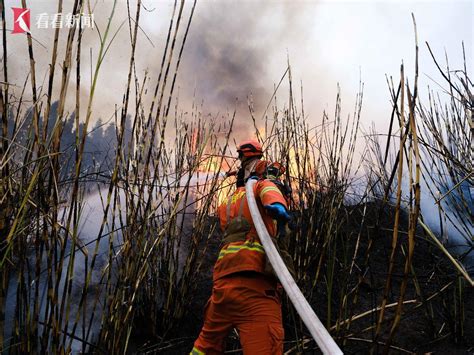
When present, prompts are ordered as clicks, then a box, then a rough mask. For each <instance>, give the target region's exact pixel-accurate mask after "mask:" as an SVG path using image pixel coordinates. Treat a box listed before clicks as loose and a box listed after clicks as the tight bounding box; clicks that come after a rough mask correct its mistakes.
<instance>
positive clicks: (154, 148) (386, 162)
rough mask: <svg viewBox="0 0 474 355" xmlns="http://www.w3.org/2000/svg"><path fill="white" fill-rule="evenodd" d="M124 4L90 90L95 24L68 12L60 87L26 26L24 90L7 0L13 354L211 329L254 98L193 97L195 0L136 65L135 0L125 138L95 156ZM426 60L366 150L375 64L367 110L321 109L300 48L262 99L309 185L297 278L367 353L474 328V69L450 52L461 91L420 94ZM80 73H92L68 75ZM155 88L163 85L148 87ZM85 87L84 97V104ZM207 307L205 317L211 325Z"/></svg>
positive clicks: (118, 133) (335, 325)
mask: <svg viewBox="0 0 474 355" xmlns="http://www.w3.org/2000/svg"><path fill="white" fill-rule="evenodd" d="M26 5H27V4H26V2H25V1H23V6H24V7H26ZM88 5H89V4H88V2H83V1H82V0H76V1H75V2H74V4H73V6H72V8H71V9H70V10H71V12H72V13H73V14H77V13H80V12H82V11H83V10H84V8H85V7H86V6H88ZM116 5H117V1H116V0H115V1H114V2H113V5H112V7H111V13H110V16H109V19H108V22H107V24H106V26H105V28H104V29H102V30H103V31H102V32H101V37H100V47H99V49H100V51H99V55H98V58H97V62H96V65H95V69H94V70H93V73H92V79H93V80H92V87H91V91H90V95H89V97H88V99H87V102H86V103H84V102H81V95H80V91H81V85H82V83H81V75H82V72H81V50H82V49H83V48H82V36H83V29H82V28H79V29H75V28H71V29H70V30H69V32H68V34H67V40H66V42H65V43H66V45H65V46H66V47H65V48H66V49H65V52H64V54H63V56H62V57H59V54H58V53H59V51H58V47H57V44H58V37H59V32H58V30H57V31H56V32H55V37H54V41H53V46H52V47H53V51H52V56H51V62H50V70H49V72H48V78H49V80H48V85H47V86H46V88H39V86H38V84H37V82H36V76H35V73H36V68H35V65H36V64H35V63H36V62H35V57H34V44H33V41H32V39H31V36H30V35H29V34H27V35H26V37H27V45H28V48H29V53H30V68H31V71H30V75H29V77H28V80H27V81H25V83H24V86H23V87H22V88H21V90H20V91H15V92H13V91H12V90H11V88H10V85H9V81H8V80H9V78H8V63H7V59H8V58H9V57H8V53H9V52H8V44H7V36H6V32H7V29H6V26H5V8H4V3H3V2H1V10H2V11H1V13H2V36H3V63H2V64H3V71H2V73H3V78H2V80H3V81H2V83H1V84H0V114H1V124H2V129H1V132H2V134H1V144H0V174H1V175H0V236H1V240H0V243H1V244H0V263H1V264H0V265H1V288H0V290H1V291H0V292H1V293H0V307H1V309H0V349H1V351H2V352H5V353H12V354H15V353H26V352H33V353H35V352H38V353H44V352H54V353H56V352H58V353H63V352H64V353H71V352H94V353H126V352H134V351H138V352H142V353H176V352H186V350H189V348H190V346H191V344H192V342H193V339H194V338H195V336H197V330H198V329H197V327H198V326H199V324H198V323H199V322H198V321H199V319H200V318H199V316H198V317H196V316H195V313H196V312H198V313H199V312H200V311H201V309H202V307H203V302H204V300H205V296H206V295H207V294H208V293H209V292H210V288H209V287H210V265H212V262H213V261H214V260H215V259H216V257H217V254H216V248H218V245H219V240H218V237H219V232H218V224H217V220H216V218H215V211H216V207H217V206H218V205H219V203H220V202H222V200H223V198H225V196H226V195H227V194H228V193H229V191H230V190H231V189H232V186H233V183H234V180H233V179H234V178H232V177H230V178H228V177H225V173H226V172H227V171H229V170H232V169H234V168H235V164H236V163H235V159H234V158H233V156H234V155H235V154H234V152H233V148H234V147H233V144H232V143H231V142H232V140H233V135H232V132H233V123H234V119H235V117H236V116H235V113H229V114H228V116H227V118H226V119H225V120H222V119H219V120H218V119H214V120H213V119H209V118H204V117H203V115H202V110H201V108H200V107H199V106H197V105H194V106H193V108H192V110H191V112H190V114H188V115H185V114H183V113H182V110H181V109H180V107H179V102H177V101H174V100H173V97H174V92H175V85H176V75H177V72H178V71H179V65H180V61H181V57H182V55H183V49H184V46H185V43H186V38H187V35H188V33H189V31H190V28H191V22H192V18H193V15H194V9H195V6H196V2H193V3H187V2H184V1H182V2H180V3H177V2H176V3H175V4H174V8H173V12H172V16H171V18H170V20H169V27H168V35H167V38H166V41H165V42H164V43H163V56H162V59H161V66H160V70H159V71H158V72H155V73H146V74H145V75H144V76H142V77H140V76H139V75H138V74H137V73H136V70H135V64H136V63H135V60H136V59H135V58H136V56H137V55H138V53H137V51H138V49H137V46H136V44H137V38H138V36H139V33H140V32H139V29H140V27H139V23H140V15H141V11H142V6H141V1H140V0H138V1H137V3H136V6H135V7H133V6H130V4H128V2H127V6H128V12H129V18H128V30H129V39H130V47H129V50H130V54H129V55H130V62H129V70H128V73H127V85H126V88H125V90H124V93H123V97H122V102H121V104H120V106H118V107H117V109H116V110H115V113H114V122H113V124H112V125H110V127H108V128H107V130H109V131H108V132H109V133H110V132H112V134H111V135H110V136H111V137H113V139H112V144H111V146H110V149H109V152H108V154H107V157H106V158H104V160H103V161H95V160H94V159H92V161H93V162H94V164H93V165H91V164H89V161H90V159H89V158H88V140H89V139H91V136H92V135H93V132H92V131H93V130H94V129H99V128H92V125H93V123H92V122H94V121H95V119H96V117H95V116H94V105H96V104H97V102H98V101H99V100H100V96H98V94H97V93H96V86H97V83H98V82H99V80H100V70H101V67H102V65H103V60H104V58H105V57H104V56H105V55H106V54H107V52H108V48H109V47H110V45H111V44H112V43H113V41H114V38H115V33H113V31H112V26H111V24H112V21H113V18H114V11H115V8H116ZM62 8H63V3H62V1H61V0H59V1H58V9H62ZM132 8H135V9H136V11H135V13H134V14H132ZM186 9H187V10H188V12H189V16H188V17H185V16H184V15H183V13H185V10H186ZM186 13H187V12H186ZM415 30H416V28H415ZM415 53H416V56H417V55H418V54H417V53H418V44H417V43H416V49H415ZM74 54H75V55H74ZM59 62H60V63H61V67H62V70H61V71H58V70H57V66H58V65H57V64H58V63H59ZM417 66H418V63H416V68H415V72H416V75H415V79H414V81H413V82H412V83H408V82H407V79H406V75H405V69H404V67H403V65H402V66H401V68H400V80H399V81H395V84H394V83H393V79H392V78H390V79H389V80H388V83H389V90H390V94H391V99H392V103H393V109H392V115H391V121H390V124H389V130H388V135H387V137H388V139H386V141H385V142H381V141H380V140H379V139H378V138H379V137H378V136H377V135H376V134H375V133H374V134H369V135H367V136H366V137H365V148H364V149H363V150H362V151H361V152H359V151H357V149H356V147H357V146H358V144H359V143H360V140H361V139H363V136H362V132H361V129H360V119H361V114H362V103H363V84H362V83H361V84H360V90H359V92H358V93H357V95H356V99H355V103H354V108H353V111H352V113H351V114H350V115H346V113H345V110H344V109H343V106H342V99H341V96H340V94H338V95H337V97H336V102H335V109H334V112H332V113H329V112H324V114H323V116H322V121H321V124H320V125H319V126H316V127H312V126H311V125H310V122H309V120H308V118H307V117H306V116H305V112H304V102H303V100H302V99H301V100H298V99H297V97H298V96H301V97H302V96H303V93H302V88H301V93H298V94H296V93H295V92H294V86H293V81H292V77H291V68H290V67H288V70H287V71H286V72H285V75H284V78H283V79H282V80H287V81H288V87H289V91H288V95H287V98H288V100H287V101H286V103H285V104H284V106H283V108H280V107H278V105H277V104H276V100H275V101H273V100H272V101H271V103H270V104H269V107H268V108H267V110H266V114H265V116H264V117H263V118H262V119H261V120H260V119H259V118H256V117H255V113H254V112H253V111H252V108H250V116H251V118H252V119H253V123H254V128H255V132H254V134H255V136H257V137H258V138H259V139H260V140H261V141H262V142H263V143H264V147H265V148H266V157H265V158H266V159H268V160H272V161H279V162H281V163H282V164H283V165H284V166H286V168H287V169H286V172H285V176H284V178H283V179H284V181H285V182H286V183H287V184H288V185H289V186H290V187H291V189H292V193H291V203H290V207H291V211H292V215H293V220H292V223H291V226H292V227H293V228H292V231H291V232H290V233H289V234H288V235H287V236H286V239H287V243H288V249H289V252H290V253H291V255H292V256H293V260H294V262H295V266H296V271H297V282H298V283H299V285H300V287H301V288H302V290H303V292H304V293H305V295H306V296H307V298H308V300H309V301H310V302H311V304H312V305H313V306H314V308H315V310H316V313H317V314H318V316H319V317H320V318H321V319H322V320H323V322H324V324H325V325H326V327H327V328H328V329H329V330H330V331H331V334H332V335H333V336H334V338H335V339H336V341H337V342H338V344H339V345H340V346H341V347H342V348H343V349H344V350H345V351H346V352H348V353H350V352H357V351H362V352H367V351H371V352H372V353H388V352H408V353H410V352H413V351H429V350H430V349H431V347H432V345H433V344H434V343H436V342H442V341H448V340H449V341H450V342H452V343H453V344H462V343H463V342H464V344H467V346H469V339H470V336H471V335H472V334H471V333H469V332H470V329H471V328H473V327H470V326H469V324H468V322H469V317H468V316H467V314H466V310H469V309H472V303H469V297H468V296H466V295H469V292H471V290H472V288H469V286H472V279H471V276H470V275H472V273H470V272H469V270H466V269H465V267H464V266H463V262H464V261H465V258H466V257H467V255H468V254H469V252H470V251H471V250H472V226H473V219H472V192H471V191H472V178H473V177H472V173H471V172H472V123H471V126H470V128H469V127H468V124H469V119H470V120H471V121H472V94H471V90H470V88H471V87H472V83H471V81H470V79H469V76H468V73H467V70H466V68H464V71H463V72H462V73H459V72H458V73H456V76H455V77H454V78H453V77H452V76H451V74H450V71H449V70H448V71H447V74H445V78H446V83H447V84H448V90H447V95H448V97H449V99H450V100H449V104H448V105H445V106H443V105H442V104H441V102H442V101H440V100H435V99H434V97H435V94H432V95H431V96H430V98H429V101H428V106H425V105H424V104H421V103H420V99H419V97H418V87H417V85H418V84H417V76H418V67H417ZM443 73H444V72H443ZM56 77H60V79H61V80H60V81H59V82H60V87H59V90H58V92H59V95H58V96H55V94H53V93H55V92H56V89H58V88H56V87H55V86H54V83H55V82H57V81H55V80H53V79H55V78H56ZM71 81H73V82H75V84H76V85H75V92H68V90H69V89H68V88H69V87H70V86H69V83H70V82H71ZM43 90H44V92H43ZM148 91H149V92H151V93H152V100H151V101H148V100H146V99H145V96H146V92H148ZM275 94H277V92H275ZM278 94H279V95H281V94H280V93H278ZM30 95H31V97H30ZM67 97H74V98H75V102H74V110H73V112H72V114H70V113H69V112H68V111H67V108H66V98H67ZM29 99H31V100H32V101H31V102H30V101H28V100H29ZM25 102H28V103H27V104H26V103H25ZM99 102H100V101H99ZM83 105H85V107H86V110H85V114H83V115H82V116H81V112H83V111H82V110H81V108H82V107H83ZM344 117H348V118H347V119H346V118H344ZM110 130H111V131H110ZM71 132H72V133H71ZM71 134H73V138H72V139H70V140H67V141H66V140H65V137H66V136H68V135H69V136H70V135H71ZM169 137H173V138H172V139H170V138H169ZM382 147H383V148H382ZM469 164H470V165H469ZM433 172H435V173H433ZM423 178H424V179H425V180H426V181H427V182H428V183H427V185H428V186H429V187H430V188H431V192H432V194H433V196H435V198H436V199H437V206H438V207H437V208H438V210H439V216H440V218H439V224H440V225H441V226H440V231H441V233H437V232H436V231H434V229H433V228H432V227H430V226H428V224H427V223H425V222H426V221H425V219H423V211H422V209H421V207H420V206H421V199H422V194H421V192H420V190H421V184H422V179H423ZM91 195H93V196H96V197H95V198H96V201H98V202H97V204H96V205H97V206H96V208H95V209H93V210H92V213H93V214H94V216H95V220H96V221H98V222H97V223H96V225H94V227H95V229H94V230H95V232H94V235H91V236H84V235H83V234H82V233H81V230H82V228H83V227H84V223H88V222H87V218H88V217H87V213H86V211H87V208H88V207H87V206H88V203H89V200H88V199H89V198H90V196H91ZM466 207H468V208H467V209H466ZM446 220H449V221H451V223H452V225H454V226H455V230H456V232H457V233H459V234H461V235H462V238H463V240H465V241H466V242H467V243H468V250H463V252H462V253H461V254H459V255H456V254H454V253H452V252H451V251H450V250H448V248H447V247H446V246H445V244H443V241H444V240H445V239H446V238H448V234H447V233H448V232H447V229H446V228H445V226H446ZM437 234H440V235H437ZM86 237H87V238H86ZM439 240H441V242H440V241H439ZM469 243H470V244H469ZM283 306H284V310H285V311H284V314H285V328H286V334H287V335H286V343H285V351H286V353H289V354H290V353H303V352H305V351H317V350H316V345H315V344H314V343H313V341H312V340H310V338H309V336H308V333H307V331H306V330H305V328H304V326H303V325H302V324H301V322H300V321H299V320H298V318H297V315H296V314H295V312H294V310H293V309H292V307H291V305H289V304H288V302H287V300H284V305H283ZM192 307H194V308H192ZM469 307H471V308H469ZM191 313H192V314H191ZM191 316H193V318H192V319H193V321H196V320H197V321H196V324H195V325H193V326H190V324H189V323H190V319H191ZM413 319H415V320H416V324H413V322H412V320H413ZM417 334H418V336H417ZM419 334H421V338H420V336H419ZM426 335H427V336H426ZM471 338H472V337H471ZM237 339H238V336H237V335H236V334H232V335H231V337H230V339H229V344H228V352H231V353H233V352H238V351H239V349H238V341H237ZM450 344H451V343H450ZM470 346H471V347H472V346H473V345H472V344H471V345H470Z"/></svg>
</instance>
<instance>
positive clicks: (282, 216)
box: [264, 202, 291, 222]
mask: <svg viewBox="0 0 474 355" xmlns="http://www.w3.org/2000/svg"><path fill="white" fill-rule="evenodd" d="M264 207H265V209H266V210H267V212H268V214H269V215H270V216H271V217H272V218H273V219H276V220H277V221H278V222H288V221H289V220H290V219H291V217H290V215H289V214H288V211H287V210H286V208H285V206H283V204H281V203H279V202H275V203H272V204H271V205H265V206H264Z"/></svg>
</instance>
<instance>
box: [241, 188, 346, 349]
mask: <svg viewBox="0 0 474 355" xmlns="http://www.w3.org/2000/svg"><path fill="white" fill-rule="evenodd" d="M256 182H257V180H254V179H249V180H248V181H247V184H246V185H245V190H246V194H247V202H248V205H249V209H250V214H251V215H252V220H253V224H254V225H255V229H256V230H257V233H258V236H259V238H260V241H261V242H262V245H263V248H264V249H265V253H266V255H267V257H268V259H269V261H270V263H271V264H272V266H273V269H274V270H275V273H276V275H277V276H278V279H279V280H280V282H281V284H282V285H283V288H284V289H285V291H286V293H287V294H288V297H289V298H290V301H291V303H292V304H293V306H294V307H295V309H296V311H297V312H298V314H299V316H300V317H301V319H302V320H303V322H304V324H305V325H306V327H307V328H308V330H309V332H310V333H311V335H312V336H313V339H314V340H315V341H316V343H317V344H318V346H319V348H320V349H321V351H322V352H323V353H324V354H343V352H342V351H341V349H340V348H339V346H338V345H337V344H336V342H335V341H334V339H333V338H332V337H331V335H330V334H329V332H328V331H327V330H326V328H325V327H324V325H323V324H322V323H321V321H320V320H319V318H318V316H316V314H315V313H314V311H313V309H312V308H311V306H310V305H309V303H308V301H307V300H306V298H305V297H304V295H303V293H302V292H301V290H300V289H299V287H298V285H297V284H296V282H295V280H294V279H293V277H292V276H291V274H290V272H289V271H288V269H287V267H286V265H285V263H284V262H283V260H282V258H281V256H280V254H279V253H278V251H277V249H276V247H275V245H274V244H273V241H272V239H271V237H270V235H269V234H268V231H267V228H266V227H265V224H264V223H263V219H262V216H261V215H260V211H259V209H258V207H257V202H256V201H255V195H254V193H253V188H254V185H255V183H256Z"/></svg>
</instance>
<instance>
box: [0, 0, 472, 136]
mask: <svg viewBox="0 0 474 355" xmlns="http://www.w3.org/2000/svg"><path fill="white" fill-rule="evenodd" d="M91 3H93V4H94V1H91ZM56 4H57V2H56V1H54V0H51V1H45V0H34V1H31V0H30V1H27V5H28V6H29V7H30V8H31V12H32V13H31V18H32V35H33V36H34V38H35V39H36V40H37V42H35V43H34V51H35V58H36V65H37V71H38V74H37V80H38V85H41V84H43V83H44V84H46V83H47V81H46V80H45V78H46V73H47V70H48V63H49V62H50V57H51V52H52V39H53V34H54V30H53V29H38V28H35V23H34V22H35V19H36V16H37V15H38V14H39V13H48V14H53V13H55V12H56V6H57V5H56ZM71 4H72V1H70V0H68V1H65V5H64V10H63V13H68V12H70V11H71V8H72V5H71ZM112 4H113V1H112V0H98V1H97V2H96V7H95V10H94V16H95V19H96V21H97V25H98V26H99V28H100V29H101V31H102V32H103V30H104V27H105V22H106V19H107V17H108V16H109V14H110V11H111V8H112ZM172 4H173V2H170V1H156V0H143V5H144V9H143V11H142V13H141V20H140V23H141V26H142V29H143V31H144V32H145V33H146V34H147V36H148V37H149V38H146V36H145V35H144V33H142V32H141V33H140V38H139V43H138V49H137V55H136V60H137V73H138V75H139V80H142V79H143V76H144V72H145V70H146V69H148V72H149V76H150V77H151V84H150V85H149V92H151V91H152V90H151V88H152V87H153V86H154V84H155V82H156V79H157V77H158V69H159V66H160V62H161V56H162V51H163V48H164V40H165V34H166V29H167V27H168V25H169V19H170V14H171V10H172ZM6 5H7V9H6V15H7V27H8V28H9V29H11V28H12V16H13V13H12V11H11V10H10V7H12V6H13V7H14V6H21V1H19V0H16V1H11V0H7V1H6ZM191 5H192V3H191V2H187V3H186V8H185V15H187V14H189V11H190V9H191ZM131 10H132V13H133V14H134V13H135V9H134V8H132V9H131ZM412 12H413V13H414V15H415V17H416V21H417V28H418V37H419V46H420V60H419V63H420V83H419V84H420V87H422V88H424V87H426V85H430V86H431V87H433V88H436V86H437V85H436V83H435V82H434V81H432V80H431V79H430V78H429V77H432V78H434V80H436V81H439V82H440V81H441V79H440V76H439V74H438V73H437V70H436V68H435V65H434V63H433V61H432V60H431V57H430V55H429V53H428V50H427V47H426V45H425V41H427V42H429V44H430V46H431V48H432V49H433V51H434V53H435V55H436V56H437V58H438V60H439V62H440V63H442V64H444V63H445V57H444V51H446V52H447V54H448V56H449V60H450V67H451V69H453V70H455V69H461V68H462V42H463V41H464V46H465V49H466V59H467V65H468V70H469V71H470V72H471V74H472V60H473V43H472V42H473V31H474V30H473V29H474V27H473V26H474V25H473V18H474V17H473V15H474V13H473V12H474V9H473V2H472V1H455V0H445V1H368V0H367V1H206V0H203V1H198V3H197V7H196V11H195V14H194V18H193V22H192V24H191V29H190V34H189V38H188V42H187V44H186V47H185V51H184V54H183V60H182V63H181V71H180V73H179V78H178V79H179V80H178V84H179V96H180V101H181V103H182V105H183V109H184V110H188V109H189V105H190V102H191V100H192V97H193V94H194V92H195V93H196V98H197V99H198V100H199V101H201V100H203V101H204V107H205V111H206V112H213V113H216V112H224V111H225V110H226V109H228V110H231V111H232V110H233V109H234V108H235V107H236V105H235V99H236V98H238V100H239V102H240V103H241V104H239V105H237V109H238V116H239V118H240V120H239V121H240V123H239V128H240V129H244V127H245V126H246V124H247V120H248V119H249V115H248V113H247V112H248V111H247V109H246V102H247V96H248V95H249V94H250V93H251V94H252V96H253V100H254V104H255V109H256V110H257V112H261V111H262V110H263V109H264V108H265V107H266V105H267V103H268V100H269V99H270V97H271V94H272V92H273V86H274V84H275V83H277V82H278V81H279V80H280V78H281V76H282V74H283V73H284V71H285V69H286V63H287V60H288V58H289V61H290V63H291V66H292V74H293V81H294V84H295V85H296V86H297V89H298V90H297V92H298V95H299V92H300V91H299V86H300V85H301V84H302V85H303V88H304V101H305V112H306V114H307V116H309V117H310V119H311V122H313V123H314V124H315V125H316V124H317V123H318V122H320V121H321V117H322V111H323V109H327V110H329V111H330V112H332V111H333V109H334V103H335V96H336V88H337V83H339V84H340V86H341V90H342V100H343V107H344V110H343V111H344V112H345V113H346V114H348V113H351V112H352V111H353V105H354V100H355V95H356V93H357V89H358V86H359V79H361V80H362V81H363V82H364V105H363V111H362V115H363V126H364V127H365V128H368V127H369V126H370V124H371V122H375V125H376V127H377V129H378V130H380V131H383V132H385V131H386V127H387V124H388V120H389V115H390V102H389V94H388V89H387V84H386V79H385V75H386V74H387V75H393V76H394V80H398V78H399V67H400V64H401V62H402V60H403V61H404V63H405V66H406V73H407V75H408V77H409V79H412V78H413V73H414V56H415V51H414V42H415V38H414V29H413V23H412V18H411V13H412ZM126 17H127V12H126V1H125V0H123V1H119V3H118V6H117V11H116V14H115V17H114V20H113V24H112V30H113V31H116V30H117V29H118V28H119V26H120V24H121V23H122V22H123V21H124V20H125V19H126ZM185 17H186V16H185ZM183 28H184V26H183ZM66 37H67V30H66V29H62V30H61V39H60V40H61V41H62V42H64V41H65V40H66ZM7 41H8V48H9V56H8V67H9V82H10V83H13V84H15V85H19V86H21V85H22V84H23V82H24V81H25V78H26V75H27V74H28V71H29V62H28V55H27V47H26V37H25V36H24V35H21V34H8V35H7ZM39 43H41V44H42V45H40V44H39ZM98 43H99V39H98V35H97V32H96V31H94V30H92V29H91V30H87V31H86V34H85V37H84V45H83V49H82V51H83V53H82V63H83V74H82V75H83V78H82V81H83V84H84V88H83V96H84V97H85V96H86V95H87V94H88V88H89V85H90V82H89V79H88V77H89V72H90V69H89V68H90V53H92V58H93V62H94V63H95V60H96V56H97V52H98ZM43 46H44V47H43ZM129 54H130V44H129V37H128V25H127V24H125V26H123V27H122V29H121V30H120V32H119V33H118V35H117V39H116V40H115V41H114V43H112V46H111V48H110V51H109V53H108V55H107V57H106V59H105V62H104V66H103V70H102V72H101V74H100V76H99V85H98V90H97V95H96V99H95V103H94V113H95V118H97V117H99V116H100V117H102V118H109V117H110V116H111V115H112V114H113V108H114V105H115V104H117V105H120V104H121V101H122V95H123V92H124V88H125V83H126V80H127V73H128V62H129ZM59 58H60V61H59V62H61V61H62V57H61V56H60V57H59ZM2 68H3V66H2ZM57 70H60V67H59V65H58V67H57ZM2 80H3V78H2ZM71 82H72V83H74V77H73V76H72V77H71ZM28 90H30V89H29V88H28ZM28 90H27V93H29V92H28ZM71 93H73V92H72V91H71ZM424 93H425V91H423V90H422V91H421V95H422V96H421V98H422V99H423V97H426V96H423V95H424ZM286 94H287V91H286V90H285V87H284V86H283V87H282V90H281V92H280V93H279V95H278V97H279V99H280V102H281V103H282V105H283V101H284V100H285V99H286ZM148 96H150V94H148ZM72 100H73V98H72V97H71V100H70V101H69V104H70V105H72V103H73V101H72ZM83 106H85V103H84V104H83ZM72 107H73V106H70V109H72ZM248 122H250V121H248Z"/></svg>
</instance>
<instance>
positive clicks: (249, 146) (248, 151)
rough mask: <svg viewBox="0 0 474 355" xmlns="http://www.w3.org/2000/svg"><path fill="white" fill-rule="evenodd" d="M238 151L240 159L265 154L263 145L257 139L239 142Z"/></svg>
mask: <svg viewBox="0 0 474 355" xmlns="http://www.w3.org/2000/svg"><path fill="white" fill-rule="evenodd" d="M237 152H238V153H239V159H242V158H251V157H258V158H260V157H262V156H263V150H262V145H261V144H260V143H259V142H258V141H256V140H248V141H243V142H242V143H240V144H239V146H238V148H237Z"/></svg>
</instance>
